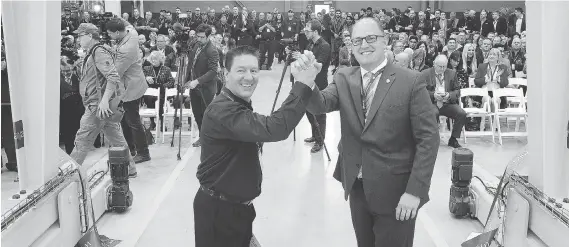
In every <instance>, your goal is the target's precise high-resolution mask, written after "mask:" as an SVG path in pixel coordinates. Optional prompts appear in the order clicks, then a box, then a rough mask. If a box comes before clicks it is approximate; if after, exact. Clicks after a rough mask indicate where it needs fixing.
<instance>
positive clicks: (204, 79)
mask: <svg viewBox="0 0 569 247" xmlns="http://www.w3.org/2000/svg"><path fill="white" fill-rule="evenodd" d="M198 48H199V45H196V46H195V47H194V48H193V49H192V50H191V51H190V54H189V56H188V60H189V62H188V69H186V80H188V81H192V80H198V82H199V84H198V86H197V87H196V88H195V89H198V90H200V91H201V92H202V93H203V94H204V95H210V94H211V95H214V94H215V92H217V83H216V82H217V80H216V79H217V69H218V63H219V54H218V51H217V48H216V47H215V46H214V45H213V44H212V43H211V42H208V43H207V44H206V45H205V46H204V47H203V48H202V50H201V52H200V54H198V56H197V58H196V59H197V60H195V62H194V58H195V56H196V52H197V50H198ZM192 66H193V67H192ZM192 73H193V74H192Z"/></svg>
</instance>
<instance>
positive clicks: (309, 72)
mask: <svg viewBox="0 0 569 247" xmlns="http://www.w3.org/2000/svg"><path fill="white" fill-rule="evenodd" d="M292 56H293V58H294V59H295V61H294V62H292V63H291V65H290V69H291V73H292V75H293V76H294V78H295V80H296V81H300V82H301V83H303V84H305V85H306V86H308V87H310V88H312V87H313V86H314V84H315V82H314V80H315V79H316V75H318V73H319V72H320V69H322V64H321V63H318V62H317V61H316V58H315V57H314V54H312V52H311V51H304V53H300V52H294V53H293V54H292Z"/></svg>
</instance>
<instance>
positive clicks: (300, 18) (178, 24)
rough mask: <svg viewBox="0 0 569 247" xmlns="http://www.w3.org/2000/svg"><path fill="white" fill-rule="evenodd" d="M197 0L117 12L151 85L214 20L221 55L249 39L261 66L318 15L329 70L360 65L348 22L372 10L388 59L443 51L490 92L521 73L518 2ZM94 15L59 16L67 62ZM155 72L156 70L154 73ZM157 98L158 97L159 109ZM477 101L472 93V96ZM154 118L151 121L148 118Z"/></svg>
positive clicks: (409, 63) (464, 76)
mask: <svg viewBox="0 0 569 247" xmlns="http://www.w3.org/2000/svg"><path fill="white" fill-rule="evenodd" d="M192 5H194V6H192ZM195 5H196V4H195V3H188V6H180V7H183V8H184V9H187V11H186V12H183V11H182V9H181V8H176V9H174V10H173V11H169V10H160V11H159V13H153V12H150V11H148V12H146V13H144V14H142V13H140V12H139V11H138V10H137V9H135V10H133V12H131V13H124V14H123V15H122V17H123V19H125V20H128V21H129V22H130V23H131V24H132V25H133V26H134V28H135V29H136V30H137V32H138V33H139V44H140V56H141V58H142V62H143V63H144V65H143V66H144V68H145V76H147V82H148V83H149V85H150V86H151V87H154V88H161V95H163V93H164V89H165V88H171V87H173V81H172V80H173V78H170V77H168V76H166V75H165V74H168V73H166V72H167V71H171V72H176V71H178V67H179V61H178V59H177V56H178V55H179V52H180V51H179V50H180V49H181V48H180V43H181V42H187V43H188V45H189V46H190V48H189V49H191V48H192V46H193V45H194V44H195V43H196V42H194V39H195V34H196V32H195V30H196V28H197V27H198V26H199V25H200V24H208V25H210V26H211V27H212V35H210V36H209V38H210V40H211V42H212V44H214V45H215V46H216V48H217V50H218V52H219V55H220V57H221V58H222V57H223V56H224V55H225V54H226V53H227V51H228V50H230V49H231V48H233V47H235V46H237V45H251V46H254V47H257V48H259V50H260V52H261V57H260V67H261V68H262V69H267V70H270V69H271V67H272V65H273V63H274V62H278V63H282V62H283V61H284V60H285V56H286V54H285V49H284V47H285V44H283V42H281V41H282V40H291V41H295V42H296V43H295V44H296V45H297V46H298V48H299V49H300V50H304V49H306V47H307V45H308V43H309V42H310V41H308V40H307V39H306V35H305V34H304V31H303V30H304V27H305V25H306V22H307V20H319V21H320V22H321V24H322V27H323V30H322V37H323V38H324V39H325V40H326V41H327V42H328V43H329V44H330V45H331V47H332V49H331V50H332V51H331V53H332V54H331V62H330V65H333V66H331V68H333V69H332V72H331V73H334V72H335V71H336V70H337V69H339V68H342V67H350V66H358V62H357V61H356V59H355V58H354V56H353V54H352V53H353V49H352V44H351V37H350V36H351V30H352V27H353V25H354V23H355V22H357V21H358V20H359V19H361V18H365V17H369V18H375V19H376V20H377V21H378V23H379V24H380V25H381V26H382V27H383V29H384V31H385V39H386V41H387V43H388V46H387V47H388V49H387V50H386V56H387V58H388V60H389V62H391V63H395V64H397V65H399V66H402V67H405V68H408V69H411V70H415V71H417V72H419V73H422V72H425V71H427V70H428V69H429V68H434V67H436V65H435V59H436V58H437V57H439V56H440V55H444V56H445V58H446V60H444V61H447V68H448V69H449V70H452V71H455V73H454V74H455V75H456V81H457V83H458V84H457V85H459V86H460V87H461V88H465V87H469V86H475V87H487V88H488V89H489V91H490V92H489V96H490V97H491V96H492V90H493V89H494V88H501V87H506V86H508V80H507V78H509V77H524V76H525V74H527V65H526V64H527V63H526V31H525V16H524V10H523V9H521V8H516V9H514V10H511V9H509V8H500V9H498V10H495V11H488V10H485V9H482V10H480V11H478V12H477V11H475V10H465V11H464V12H463V13H456V12H450V13H449V12H445V11H443V10H439V9H437V10H435V11H432V10H431V9H430V8H426V9H425V10H415V9H413V8H412V7H408V8H406V9H404V10H400V9H397V8H394V9H391V10H389V11H388V10H385V9H381V8H372V7H367V8H362V9H361V10H360V11H359V12H357V13H351V12H344V11H342V10H341V9H335V8H334V7H331V8H330V11H329V12H328V13H326V11H321V12H318V13H314V12H313V11H312V6H311V5H309V6H307V8H306V10H305V11H301V12H294V11H292V10H289V11H287V12H285V13H282V12H279V10H278V9H277V8H275V9H274V10H273V12H265V13H264V12H256V11H255V10H249V9H247V8H246V7H243V8H239V7H237V6H235V7H232V8H231V7H229V6H225V7H224V8H222V9H221V11H219V12H216V10H215V9H211V8H209V7H207V10H204V11H202V9H201V8H200V7H199V6H195ZM92 16H95V15H93V14H92V13H89V12H84V13H83V14H82V16H81V17H73V16H72V15H71V14H70V12H69V11H67V10H66V11H65V14H64V16H63V17H62V22H61V28H62V35H63V38H62V56H66V57H67V58H68V59H69V60H70V64H73V60H75V59H78V58H79V57H80V56H81V51H77V45H75V44H74V37H73V35H72V31H73V30H74V29H76V28H77V27H78V26H79V24H80V23H83V22H92V23H95V22H100V18H93V17H92ZM182 34H186V35H187V36H189V40H187V41H186V40H182V39H181V37H182V36H181V35H182ZM158 53H160V55H158ZM220 61H221V62H220V64H219V68H220V71H219V72H220V73H219V74H220V76H219V80H218V85H219V86H218V89H219V88H221V86H222V84H223V73H222V71H223V70H222V68H223V64H222V63H223V62H222V61H223V59H220ZM165 71H166V72H165ZM76 72H77V71H76ZM155 73H158V74H161V76H158V77H157V79H152V78H156V77H154V74H155ZM148 77H152V78H151V79H148ZM470 78H474V84H472V83H470V82H469V81H472V79H470ZM62 83H63V76H62ZM525 90H527V89H526V88H524V92H525ZM155 100H156V99H154V98H152V97H147V98H145V100H144V101H143V102H144V103H143V104H145V105H147V106H150V107H152V106H154V104H155V103H154V101H155ZM163 101H164V100H161V102H159V104H160V109H162V108H163V104H164V102H163ZM481 101H482V100H480V99H479V100H477V101H476V100H475V101H474V104H480V102H481ZM503 104H505V102H501V106H503ZM152 123H153V125H154V126H153V127H155V124H154V121H152ZM476 126H478V124H477V123H476V122H472V123H471V124H467V128H471V129H472V128H476Z"/></svg>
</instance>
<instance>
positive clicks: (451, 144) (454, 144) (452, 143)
mask: <svg viewBox="0 0 569 247" xmlns="http://www.w3.org/2000/svg"><path fill="white" fill-rule="evenodd" d="M448 145H449V147H453V148H460V147H462V146H461V145H460V144H459V143H458V141H457V140H456V138H454V137H451V138H450V139H448Z"/></svg>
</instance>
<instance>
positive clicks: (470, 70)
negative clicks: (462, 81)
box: [461, 44, 481, 77]
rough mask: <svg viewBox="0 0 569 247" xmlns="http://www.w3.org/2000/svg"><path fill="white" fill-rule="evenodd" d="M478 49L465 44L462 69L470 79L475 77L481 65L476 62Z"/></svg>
mask: <svg viewBox="0 0 569 247" xmlns="http://www.w3.org/2000/svg"><path fill="white" fill-rule="evenodd" d="M475 51H476V48H475V46H474V45H473V44H465V45H464V48H463V49H462V63H461V64H462V69H463V70H464V71H465V73H466V74H467V75H468V76H469V77H474V75H475V74H476V70H477V69H478V65H479V64H480V63H481V62H480V63H479V62H478V61H477V60H476V52H475Z"/></svg>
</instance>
